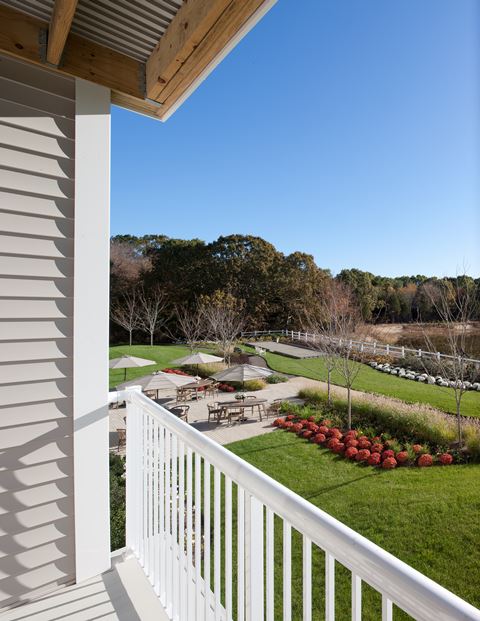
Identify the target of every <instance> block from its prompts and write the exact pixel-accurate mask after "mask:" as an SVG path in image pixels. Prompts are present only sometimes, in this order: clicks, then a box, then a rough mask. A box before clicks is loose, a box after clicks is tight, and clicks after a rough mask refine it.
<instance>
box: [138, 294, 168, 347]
mask: <svg viewBox="0 0 480 621" xmlns="http://www.w3.org/2000/svg"><path fill="white" fill-rule="evenodd" d="M138 299H139V302H140V312H139V316H138V324H139V327H140V328H141V329H142V330H143V331H144V332H147V333H148V334H149V335H150V345H153V339H154V336H155V334H157V333H158V332H160V330H162V329H165V328H166V325H167V324H168V322H169V320H170V319H171V317H172V314H171V312H170V311H169V306H170V305H169V302H168V298H167V295H166V293H165V292H164V291H163V290H162V289H161V288H160V287H158V286H153V287H150V288H149V289H148V290H146V289H145V287H142V288H141V289H139V293H138Z"/></svg>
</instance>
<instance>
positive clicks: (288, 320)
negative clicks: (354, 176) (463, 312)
mask: <svg viewBox="0 0 480 621" xmlns="http://www.w3.org/2000/svg"><path fill="white" fill-rule="evenodd" d="M110 282H111V309H112V313H111V317H112V329H111V336H112V341H121V340H125V333H126V332H127V333H129V334H130V338H131V337H132V335H133V334H136V335H137V338H142V339H143V340H147V339H148V341H149V342H151V343H153V341H154V338H155V335H164V336H165V335H167V336H169V337H170V338H178V337H182V334H184V331H183V330H182V329H181V321H180V316H181V314H182V309H183V310H184V311H185V310H186V311H187V312H188V311H189V310H190V311H192V310H193V309H198V308H199V305H200V306H202V300H203V302H205V301H208V300H209V299H210V300H211V299H213V298H212V296H213V297H214V296H217V301H218V296H219V295H220V296H221V295H222V294H224V295H228V296H229V298H228V306H229V307H232V306H233V307H236V309H237V310H238V311H240V310H241V311H242V317H243V320H242V327H243V328H244V329H245V330H248V329H256V330H266V329H281V328H282V329H285V328H286V329H298V328H299V327H302V326H304V325H306V323H307V319H308V317H311V316H312V315H317V316H320V315H321V312H322V300H324V299H325V297H326V296H328V291H329V290H330V288H331V287H332V283H334V282H335V283H342V284H343V285H345V286H346V287H348V289H349V290H350V291H351V293H352V295H353V297H354V299H355V302H356V304H357V305H358V308H359V309H360V312H361V316H362V318H363V320H364V321H366V322H368V323H377V322H378V323H385V322H386V323H390V322H391V323H396V322H405V323H407V322H413V321H418V320H421V321H426V322H429V321H441V320H442V317H441V316H440V314H439V312H438V308H437V307H436V305H435V303H434V302H433V301H432V296H431V294H430V288H431V286H432V284H433V285H435V286H437V285H439V286H441V287H442V288H443V289H444V290H445V291H446V293H447V298H448V299H449V300H450V304H451V307H452V309H455V306H456V297H457V296H458V290H459V287H458V282H459V279H458V278H443V279H439V278H437V277H432V276H424V275H416V276H401V277H397V278H389V277H384V276H377V275H374V274H371V273H370V272H365V271H362V270H358V269H345V270H342V271H341V272H340V273H339V274H337V275H336V276H335V277H333V276H332V274H331V272H330V270H328V269H324V268H322V267H319V266H318V265H317V264H316V263H315V261H314V258H313V256H312V255H310V254H307V253H303V252H299V251H298V252H293V253H291V254H288V255H286V254H283V253H282V252H280V251H279V250H277V249H276V248H275V247H274V246H273V244H271V243H269V242H268V241H266V240H264V239H262V238H261V237H256V236H252V235H229V236H221V237H219V238H218V239H216V240H215V241H213V242H210V243H206V242H204V241H202V240H200V239H191V240H183V239H172V238H169V237H167V236H165V235H145V236H142V237H136V236H132V235H117V236H115V237H112V239H111V280H110ZM460 286H461V287H464V288H467V289H468V290H469V291H471V292H472V294H473V295H474V297H475V298H477V299H480V279H476V280H475V279H473V278H471V277H469V276H462V277H461V278H460ZM203 307H205V304H203ZM479 318H480V317H479V316H478V313H477V315H476V316H475V317H474V319H479ZM140 334H142V335H143V336H140Z"/></svg>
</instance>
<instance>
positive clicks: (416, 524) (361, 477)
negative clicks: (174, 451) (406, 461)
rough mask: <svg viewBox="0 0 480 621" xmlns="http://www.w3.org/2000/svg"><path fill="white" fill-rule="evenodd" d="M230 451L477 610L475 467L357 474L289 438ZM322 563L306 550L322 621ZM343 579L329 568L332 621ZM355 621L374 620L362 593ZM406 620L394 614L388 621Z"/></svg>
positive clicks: (344, 611) (295, 594)
mask: <svg viewBox="0 0 480 621" xmlns="http://www.w3.org/2000/svg"><path fill="white" fill-rule="evenodd" d="M227 448H228V449H230V450H231V451H233V452H234V453H236V454H237V455H239V456H240V457H242V458H243V459H245V460H246V461H248V462H250V463H251V464H253V465H254V466H256V467H258V468H260V469H261V470H263V471H264V472H266V473H267V474H269V475H270V476H271V477H273V478H274V479H276V480H277V481H279V482H281V483H283V484H284V485H286V486H287V487H289V488H290V489H292V490H293V491H295V492H297V493H298V494H300V495H301V496H303V497H304V498H306V499H307V500H309V501H310V502H312V503H313V504H314V505H316V506H317V507H319V508H321V509H323V510H324V511H326V512H327V513H329V514H330V515H332V516H334V517H336V518H337V519H339V520H340V521H341V522H343V523H345V524H347V525H348V526H350V527H351V528H353V529H354V530H356V531H358V532H359V533H361V534H362V535H364V536H365V537H367V538H368V539H370V540H371V541H373V542H375V543H377V544H378V545H380V546H381V547H382V548H384V549H385V550H387V551H389V552H391V553H392V554H394V555H395V556H397V557H399V558H400V559H401V560H403V561H405V562H406V563H408V564H409V565H411V566H412V567H414V568H415V569H417V570H419V571H421V572H422V573H424V574H426V575H427V576H429V577H430V578H432V579H433V580H435V581H436V582H439V583H440V584H441V585H443V586H444V587H446V588H448V589H450V590H451V591H453V592H454V593H456V594H457V595H459V596H460V597H462V598H464V599H466V600H467V601H469V602H470V603H472V604H473V605H475V606H480V590H479V588H478V576H480V555H479V554H478V541H479V540H480V520H479V519H478V515H479V509H480V490H479V486H478V481H479V478H480V465H468V466H467V465H458V466H448V467H443V468H442V467H440V466H438V467H432V468H430V469H420V468H398V469H396V470H393V471H388V472H386V471H382V470H378V469H374V468H371V467H369V466H361V465H359V464H357V463H351V462H348V461H346V460H345V459H343V458H341V457H338V456H336V455H334V454H332V453H331V452H330V451H328V450H327V449H323V448H319V447H317V446H315V445H313V444H311V443H308V442H306V441H305V440H303V439H299V438H298V437H296V436H295V435H294V434H290V433H286V432H284V431H275V432H274V433H271V434H266V435H263V436H257V437H256V438H253V439H249V440H244V441H241V442H235V443H233V444H230V445H229V446H228V447H227ZM275 529H276V532H275V548H276V552H275V565H276V568H275V581H276V586H275V593H276V597H275V607H276V610H275V619H281V618H282V584H281V580H282V575H281V571H282V569H281V568H282V562H281V553H282V550H281V538H282V527H281V523H280V521H278V523H277V522H276V524H275ZM292 559H293V570H292V573H293V577H292V601H293V603H294V607H295V610H294V615H293V618H294V619H301V618H302V603H301V602H302V576H301V573H302V541H301V537H300V535H299V533H297V532H294V534H293V542H292ZM323 571H324V556H323V553H321V552H320V551H318V550H315V549H314V554H313V584H314V589H313V606H314V615H313V618H315V619H317V618H318V619H323V618H324V617H323V609H324V608H323V607H324V597H323V593H324V583H323V579H324V578H323ZM350 588H351V583H350V574H349V572H347V571H346V570H345V569H344V568H342V567H341V566H339V565H338V564H337V582H336V607H337V615H338V616H337V617H336V619H339V620H343V619H345V620H347V619H350V618H351V617H350V612H351V611H350ZM363 596H364V597H363V600H364V608H363V610H364V612H363V616H362V619H364V620H371V621H374V620H375V621H376V620H378V619H379V618H381V613H380V605H381V603H380V598H379V597H378V595H377V594H376V593H374V592H373V590H372V589H370V588H368V587H365V588H364V589H363ZM404 618H409V617H407V616H406V615H404V614H402V613H400V612H399V611H398V610H396V611H395V614H394V619H395V620H397V619H404Z"/></svg>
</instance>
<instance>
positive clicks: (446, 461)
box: [438, 453, 453, 466]
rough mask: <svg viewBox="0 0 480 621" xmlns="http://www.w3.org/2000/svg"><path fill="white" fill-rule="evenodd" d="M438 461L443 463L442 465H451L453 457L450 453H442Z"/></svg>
mask: <svg viewBox="0 0 480 621" xmlns="http://www.w3.org/2000/svg"><path fill="white" fill-rule="evenodd" d="M438 461H439V462H440V463H441V464H442V466H449V465H450V464H451V463H452V462H453V457H452V456H451V455H450V453H442V454H441V455H439V457H438Z"/></svg>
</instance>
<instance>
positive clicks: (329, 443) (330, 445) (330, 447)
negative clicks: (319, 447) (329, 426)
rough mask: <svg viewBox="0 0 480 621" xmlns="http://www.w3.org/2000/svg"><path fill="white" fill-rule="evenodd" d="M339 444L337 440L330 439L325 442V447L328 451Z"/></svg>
mask: <svg viewBox="0 0 480 621" xmlns="http://www.w3.org/2000/svg"><path fill="white" fill-rule="evenodd" d="M339 443H340V440H339V439H338V438H330V440H329V441H328V442H327V446H328V448H329V449H333V447H334V446H335V444H339Z"/></svg>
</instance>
